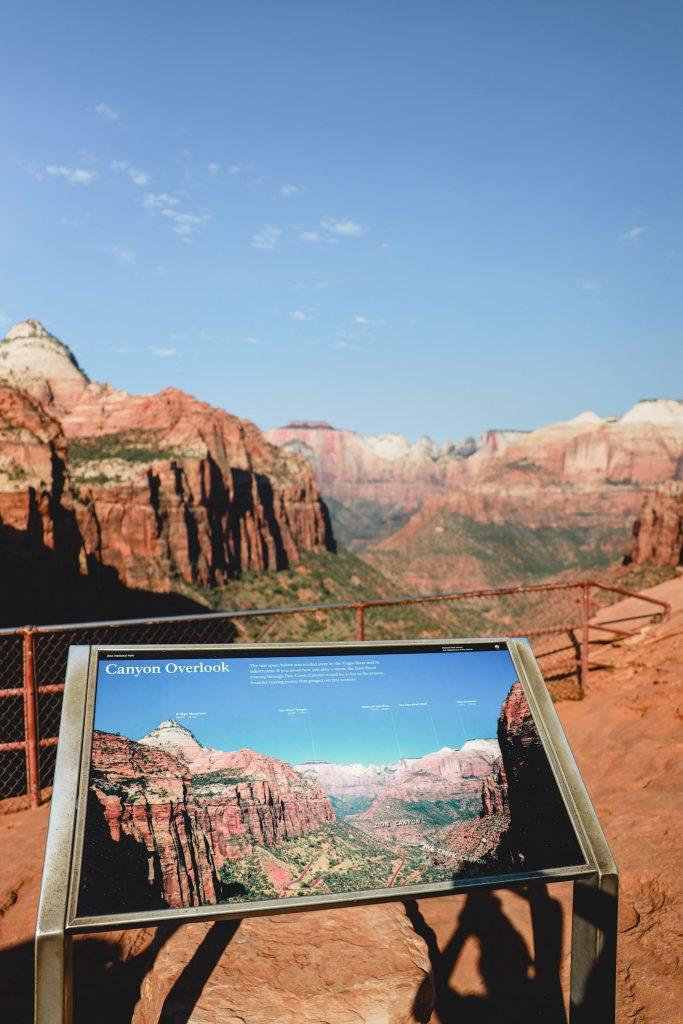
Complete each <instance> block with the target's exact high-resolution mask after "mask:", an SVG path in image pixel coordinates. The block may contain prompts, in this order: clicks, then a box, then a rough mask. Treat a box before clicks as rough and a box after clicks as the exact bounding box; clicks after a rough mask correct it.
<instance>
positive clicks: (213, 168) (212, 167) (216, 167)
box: [206, 163, 221, 178]
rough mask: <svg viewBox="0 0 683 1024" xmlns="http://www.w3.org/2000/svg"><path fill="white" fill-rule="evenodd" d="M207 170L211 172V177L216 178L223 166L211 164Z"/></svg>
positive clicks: (207, 166)
mask: <svg viewBox="0 0 683 1024" xmlns="http://www.w3.org/2000/svg"><path fill="white" fill-rule="evenodd" d="M206 169H207V171H208V172H209V174H210V175H211V177H212V178H215V177H216V175H217V174H218V172H219V171H220V169H221V165H220V164H214V163H210V164H207V165H206Z"/></svg>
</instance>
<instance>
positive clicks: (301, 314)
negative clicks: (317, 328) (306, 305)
mask: <svg viewBox="0 0 683 1024" xmlns="http://www.w3.org/2000/svg"><path fill="white" fill-rule="evenodd" d="M289 315H290V316H291V318H292V320H312V319H313V314H312V313H309V312H308V311H307V310H305V309H295V310H294V312H293V313H290V314H289Z"/></svg>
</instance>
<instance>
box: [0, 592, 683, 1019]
mask: <svg viewBox="0 0 683 1024" xmlns="http://www.w3.org/2000/svg"><path fill="white" fill-rule="evenodd" d="M650 592H651V593H653V594H655V595H657V596H661V597H664V598H665V599H666V600H668V601H670V602H671V604H672V614H671V617H670V618H669V620H668V621H666V622H664V623H659V624H656V625H652V626H649V627H647V628H646V629H645V630H644V631H643V633H641V634H640V635H638V636H637V637H634V638H631V639H629V640H627V641H624V642H623V643H622V644H621V645H619V646H616V647H614V648H612V649H611V650H609V651H608V652H605V653H602V654H601V660H602V661H603V662H604V663H605V664H606V663H607V662H610V663H611V665H610V667H606V668H601V669H596V670H594V671H593V672H592V673H591V677H590V686H589V688H588V692H587V694H586V698H585V700H583V701H581V702H566V703H560V704H558V706H557V707H558V711H559V714H560V718H561V719H562V723H563V725H564V728H565V730H566V732H567V735H568V737H569V741H570V743H571V746H572V748H573V750H574V752H575V754H576V757H577V761H578V763H579V765H580V767H581V769H582V772H583V774H584V778H585V780H586V783H587V785H588V788H589V791H590V793H591V796H592V799H593V801H594V803H595V806H596V808H597V811H598V815H599V817H600V820H601V821H602V824H603V826H604V829H605V831H606V833H607V837H608V839H609V842H610V845H611V847H612V850H613V852H614V855H615V858H616V860H617V863H618V865H619V869H620V877H621V895H620V924H619V928H620V934H619V953H618V1013H617V1020H618V1021H619V1024H634V1022H635V1024H674V1022H677V1021H678V1020H680V1007H681V1005H683V978H682V976H681V971H680V933H681V927H682V925H683V898H682V894H681V887H680V879H681V876H682V875H683V872H682V870H681V869H682V868H683V863H682V861H683V857H682V855H681V841H680V810H681V792H683V758H682V757H681V749H680V748H681V691H682V688H683V579H681V578H679V579H675V580H670V581H668V582H666V583H663V584H661V585H659V586H657V587H654V588H653V589H652V591H650ZM626 604H627V602H624V605H626ZM618 607H619V606H612V608H611V609H610V614H611V615H612V616H613V614H614V612H615V609H616V608H618ZM48 814H49V808H48V807H47V806H45V807H42V808H40V809H39V810H37V811H32V812H31V811H21V812H18V813H16V814H9V815H5V816H3V817H0V974H1V975H2V978H3V984H2V986H1V987H0V1017H2V1018H3V1019H5V1020H11V1021H12V1022H17V1024H19V1022H24V1021H26V1022H28V1021H29V1020H30V1019H31V1013H32V956H33V946H32V938H33V927H34V921H35V913H36V905H37V899H38V890H39V884H40V871H41V862H42V853H43V844H44V840H45V830H46V827H47V820H48ZM570 904H571V887H570V886H569V885H557V886H552V887H550V888H548V889H547V890H546V889H545V888H539V887H537V886H535V887H529V889H528V890H527V891H524V892H522V891H517V892H512V891H500V892H496V893H488V894H479V895H473V896H470V897H469V898H467V899H465V898H462V897H438V898H433V899H429V900H421V901H419V903H417V902H412V903H409V904H407V906H406V908H405V909H404V908H403V907H402V906H401V905H400V904H387V905H383V906H378V907H364V908H356V909H351V910H335V911H321V912H319V913H318V914H316V915H315V916H314V917H312V916H311V915H301V914H297V915H285V916H281V917H278V918H261V919H253V920H251V921H248V922H244V923H243V924H241V925H239V926H236V925H234V924H228V925H213V926H210V925H196V926H195V925H193V926H188V927H185V928H181V929H177V930H175V931H172V930H171V929H165V930H162V929H159V930H157V931H156V932H155V931H154V930H153V929H147V930H145V931H144V932H129V933H127V934H126V935H125V936H124V935H122V934H117V933H110V934H109V935H100V936H90V937H87V938H84V939H81V940H79V942H78V943H77V947H78V948H77V951H76V976H77V986H76V995H77V998H76V1008H77V1016H76V1021H77V1024H84V1022H89V1021H91V1020H94V1019H97V1020H99V1021H112V1022H114V1021H116V1022H121V1024H125V1022H127V1021H130V1020H131V1019H132V1020H133V1021H134V1022H135V1024H158V1022H161V1021H162V1020H163V1021H171V1020H173V1021H178V1022H180V1021H182V1022H185V1024H191V1022H194V1024H199V1022H202V1024H208V1022H209V1021H215V1020H221V1021H223V1022H230V1024H237V1022H240V1024H261V1022H263V1024H265V1022H266V1021H269V1022H272V1024H294V1022H297V1024H318V1022H320V1021H322V1020H324V1021H326V1022H329V1024H352V1022H353V1024H394V1022H396V1024H399V1022H401V1024H402V1022H409V1021H413V1020H414V1021H423V1022H426V1021H431V1022H432V1024H451V1022H453V1024H455V1022H457V1024H462V1022H465V1024H466V1022H471V1024H481V1022H488V1021H491V1022H493V1021H496V1022H497V1024H512V1022H513V1021H515V1022H516V1021H520V1022H521V1021H525V1022H526V1021H531V1020H539V1021H540V1020H543V1021H549V1022H553V1024H560V1022H562V1021H564V1020H565V1019H566V1017H565V1012H566V1010H565V1007H566V996H567V987H568V974H569V947H568V940H569V928H570ZM430 966H431V976H430ZM432 977H433V981H432ZM432 1002H433V1003H434V1008H433V1010H431V1005H432ZM136 1004H137V1005H136Z"/></svg>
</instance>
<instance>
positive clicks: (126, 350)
mask: <svg viewBox="0 0 683 1024" xmlns="http://www.w3.org/2000/svg"><path fill="white" fill-rule="evenodd" d="M109 351H110V352H116V354H117V355H119V356H132V355H134V354H135V353H136V352H137V351H138V350H137V349H136V348H130V346H128V345H113V346H112V348H111V349H110V350H109Z"/></svg>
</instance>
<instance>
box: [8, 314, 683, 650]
mask: <svg viewBox="0 0 683 1024" xmlns="http://www.w3.org/2000/svg"><path fill="white" fill-rule="evenodd" d="M682 477H683V402H681V401H677V400H674V399H652V400H644V401H641V402H638V403H637V404H636V405H635V406H633V408H631V409H630V410H628V411H627V412H626V413H624V414H623V415H621V416H614V417H609V418H606V419H602V418H600V417H598V416H597V415H595V414H594V413H590V412H588V413H586V412H584V413H581V414H579V415H577V416H576V417H575V418H574V419H573V420H570V421H568V422H565V423H556V424H551V425H548V426H545V427H541V428H539V429H537V430H534V431H531V432H528V433H525V432H521V431H517V430H512V429H506V430H496V429H491V430H489V431H487V432H486V433H485V434H484V435H483V436H482V437H480V438H478V439H474V438H466V439H465V440H463V441H461V442H458V443H450V442H447V443H444V444H440V445H439V444H436V443H435V442H433V441H431V440H430V439H428V438H422V439H421V440H420V441H418V442H417V443H416V444H410V443H409V442H408V441H406V440H405V438H403V437H402V436H401V435H398V434H388V435H383V436H379V437H367V436H364V435H361V434H358V433H354V432H352V431H347V430H341V429H335V428H333V427H331V426H330V425H328V424H326V423H308V422H293V423H290V424H289V425H288V426H286V427H282V428H279V429H274V430H269V431H267V432H266V433H263V432H262V431H261V430H259V428H258V427H257V426H255V425H254V424H253V423H250V422H248V421H246V420H241V419H239V418H237V417H235V416H233V415H231V414H230V413H229V412H227V411H224V410H222V409H216V408H213V407H211V406H210V405H208V404H206V403H205V402H201V401H199V400H197V399H195V398H193V397H192V396H191V395H187V394H185V393H183V392H181V391H178V390H177V389H174V388H166V389H164V390H161V391H159V392H158V393H156V394H149V395H133V394H129V393H128V392H125V391H118V390H116V389H114V388H112V387H110V386H109V385H108V384H106V383H98V382H94V381H91V380H90V379H89V378H88V377H87V375H86V373H85V372H84V371H83V370H82V369H81V367H80V365H79V363H78V361H77V360H76V358H75V356H74V355H73V354H72V352H71V351H70V350H69V348H68V347H67V346H66V345H64V344H62V342H61V341H59V340H58V339H57V338H55V337H54V336H53V335H51V334H50V333H49V332H48V331H47V330H46V329H45V328H44V327H43V326H42V325H41V324H40V323H39V322H38V321H36V320H26V321H24V322H22V323H20V324H17V325H16V326H15V327H13V328H12V329H11V330H10V331H9V332H8V334H7V336H6V337H5V339H4V340H2V341H0V571H2V572H3V574H8V573H9V574H11V575H12V578H13V580H15V581H16V586H15V588H14V590H13V592H12V594H11V595H9V594H7V593H5V594H3V596H2V597H1V598H0V619H2V623H3V624H5V625H15V624H20V623H24V622H30V621H34V622H49V621H55V619H59V618H60V617H61V621H64V620H68V619H79V618H80V619H92V618H95V617H102V616H105V615H111V616H120V617H125V616H130V615H135V614H154V613H159V614H164V613H168V612H174V611H175V612H181V611H186V612H197V611H206V610H214V609H218V608H228V607H235V608H240V607H242V608H244V607H257V606H265V605H268V604H273V603H279V604H304V603H314V602H317V601H327V602H329V601H334V600H341V599H349V598H354V597H355V598H357V597H359V596H362V597H364V598H366V599H367V598H373V597H384V596H388V595H391V594H395V593H401V592H403V593H406V592H416V591H421V592H423V593H430V592H432V593H433V592H439V591H452V590H457V589H468V588H476V587H480V586H501V585H504V584H507V583H509V582H511V581H515V582H533V581H538V580H546V579H550V578H557V577H561V578H566V577H567V575H568V574H571V573H574V574H575V575H576V574H584V575H586V574H590V575H596V574H600V573H615V572H617V571H623V572H628V571H629V570H630V571H634V569H636V568H637V567H638V566H642V565H646V564H647V565H654V566H661V567H663V568H665V569H668V570H669V571H671V569H672V567H674V566H676V565H678V564H679V562H680V559H681V542H682V527H681V522H682V513H681V508H682V504H683V497H682V486H683V485H682V484H681V479H682ZM56 609H58V611H56ZM403 625H404V626H405V625H406V623H403ZM411 627H412V628H414V629H416V630H418V631H419V629H420V628H422V629H424V628H425V623H424V622H423V621H422V620H419V621H418V620H417V619H416V620H415V622H413V623H411Z"/></svg>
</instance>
